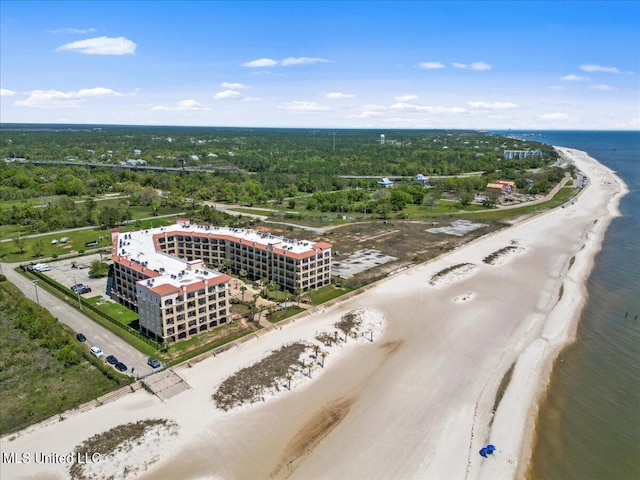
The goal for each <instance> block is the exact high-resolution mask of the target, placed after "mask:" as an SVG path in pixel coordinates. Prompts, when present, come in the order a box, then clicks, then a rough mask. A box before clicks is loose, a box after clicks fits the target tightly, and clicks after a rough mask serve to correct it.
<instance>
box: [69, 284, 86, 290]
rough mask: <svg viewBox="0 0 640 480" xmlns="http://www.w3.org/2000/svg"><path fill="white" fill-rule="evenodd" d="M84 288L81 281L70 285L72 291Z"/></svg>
mask: <svg viewBox="0 0 640 480" xmlns="http://www.w3.org/2000/svg"><path fill="white" fill-rule="evenodd" d="M83 288H84V285H83V284H81V283H76V284H75V285H74V286H72V287H71V290H73V291H74V292H77V291H78V290H82V289H83Z"/></svg>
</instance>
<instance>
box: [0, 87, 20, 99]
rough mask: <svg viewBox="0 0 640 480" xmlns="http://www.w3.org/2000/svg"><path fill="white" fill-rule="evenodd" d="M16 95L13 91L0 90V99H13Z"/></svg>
mask: <svg viewBox="0 0 640 480" xmlns="http://www.w3.org/2000/svg"><path fill="white" fill-rule="evenodd" d="M15 94H16V92H14V91H13V90H7V89H6V88H0V97H13V96H14V95H15Z"/></svg>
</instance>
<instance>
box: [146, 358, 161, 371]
mask: <svg viewBox="0 0 640 480" xmlns="http://www.w3.org/2000/svg"><path fill="white" fill-rule="evenodd" d="M147 365H149V366H150V367H151V368H160V362H159V361H158V359H157V358H153V357H149V360H147Z"/></svg>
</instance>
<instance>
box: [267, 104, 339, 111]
mask: <svg viewBox="0 0 640 480" xmlns="http://www.w3.org/2000/svg"><path fill="white" fill-rule="evenodd" d="M278 108H281V109H283V110H287V111H289V112H328V111H330V110H331V109H330V108H329V107H327V106H324V105H319V104H317V103H316V102H304V101H295V102H289V103H283V104H281V105H279V106H278Z"/></svg>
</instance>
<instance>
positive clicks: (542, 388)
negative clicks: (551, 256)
mask: <svg viewBox="0 0 640 480" xmlns="http://www.w3.org/2000/svg"><path fill="white" fill-rule="evenodd" d="M554 148H555V149H556V150H558V151H559V152H562V153H564V155H565V156H566V155H571V152H573V155H574V156H575V155H576V154H579V155H584V156H585V157H587V158H588V159H590V160H593V161H595V163H596V165H594V168H600V169H602V170H603V171H605V172H606V173H607V174H608V175H609V176H610V177H611V178H613V180H614V181H615V182H616V183H617V184H618V186H619V190H618V191H617V192H615V193H614V194H613V195H612V196H611V198H610V199H609V202H608V203H607V206H606V214H605V215H604V216H603V217H601V218H599V219H597V223H596V224H594V229H596V231H593V229H592V230H590V231H589V233H591V234H593V235H595V238H588V235H589V233H587V238H588V241H590V243H591V251H590V252H588V253H587V254H585V255H586V258H584V259H582V265H581V267H582V271H581V272H580V273H579V275H576V274H575V272H576V270H577V269H578V268H580V266H578V265H579V261H578V260H577V259H576V260H575V263H573V265H569V268H568V271H567V276H566V280H569V281H571V283H573V287H574V289H575V290H577V291H576V292H575V295H577V296H579V298H580V301H579V305H577V306H576V308H574V309H573V315H572V316H571V317H570V319H569V321H568V322H567V324H566V328H565V329H564V332H559V333H558V334H557V335H556V336H555V337H552V338H555V339H556V340H557V341H556V343H555V346H554V349H553V350H552V351H551V352H550V354H549V355H548V357H547V359H546V362H545V364H544V366H543V368H542V370H541V374H540V378H541V379H542V380H541V381H540V382H539V385H538V391H537V392H536V397H535V400H534V408H535V412H536V414H535V416H531V417H530V419H529V421H528V422H527V426H526V433H525V444H524V446H523V448H521V451H520V458H519V462H518V463H519V468H518V471H517V476H518V478H525V479H528V478H529V475H530V471H531V461H532V456H533V449H534V447H535V442H536V441H537V432H536V425H537V421H538V411H539V408H540V406H541V404H542V403H543V401H544V399H545V398H546V395H547V393H548V389H549V385H550V384H551V380H552V376H553V370H554V366H555V363H556V361H557V359H558V357H559V356H560V354H561V353H562V351H563V350H564V349H565V348H567V347H569V346H571V345H572V344H573V343H574V342H575V341H576V336H577V332H578V327H579V325H580V321H581V319H582V315H583V312H584V309H585V307H586V304H587V300H588V297H589V294H588V291H587V281H588V279H589V277H590V276H591V273H592V271H593V268H594V266H595V261H596V257H597V255H598V253H599V252H600V251H601V250H602V245H603V243H604V239H605V236H606V232H607V230H608V229H609V226H610V224H611V222H612V221H613V220H614V219H615V218H616V217H619V216H620V215H621V213H620V210H619V205H620V202H621V200H622V197H624V196H625V195H626V194H627V193H629V188H628V187H627V185H626V184H625V182H624V181H623V180H622V179H621V178H620V177H619V176H618V175H616V172H615V171H614V170H612V169H611V168H609V167H607V166H605V165H603V164H601V163H600V162H598V161H597V160H596V159H593V158H592V157H589V155H588V154H587V153H586V152H583V151H581V150H576V149H569V148H566V147H560V146H555V145H554ZM581 252H582V250H581V251H580V252H578V254H580V253H581ZM574 258H575V257H574ZM572 266H573V267H576V268H575V269H572ZM564 285H565V283H563V286H564Z"/></svg>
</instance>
